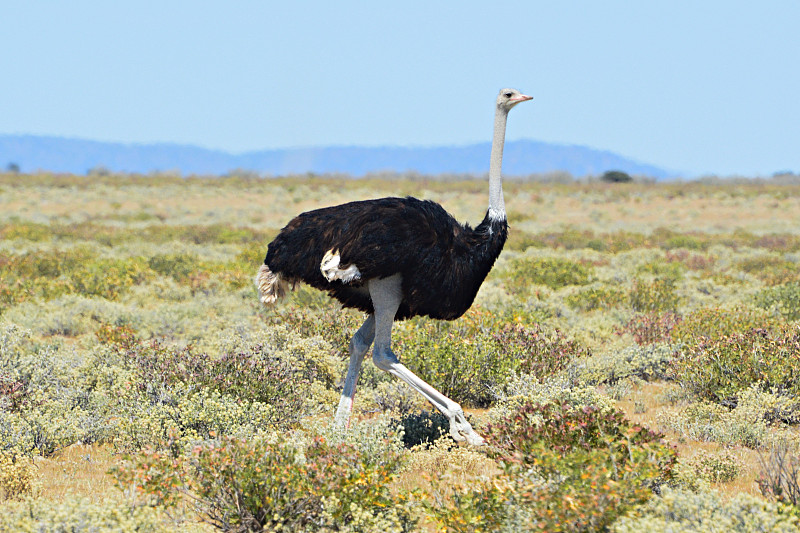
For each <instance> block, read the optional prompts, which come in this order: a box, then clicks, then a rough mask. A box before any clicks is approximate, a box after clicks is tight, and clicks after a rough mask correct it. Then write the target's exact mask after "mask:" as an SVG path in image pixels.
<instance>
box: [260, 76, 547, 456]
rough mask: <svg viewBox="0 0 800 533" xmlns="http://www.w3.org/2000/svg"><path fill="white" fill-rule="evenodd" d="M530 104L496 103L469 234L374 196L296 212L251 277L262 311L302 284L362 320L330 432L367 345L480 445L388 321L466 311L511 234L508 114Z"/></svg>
mask: <svg viewBox="0 0 800 533" xmlns="http://www.w3.org/2000/svg"><path fill="white" fill-rule="evenodd" d="M531 99H532V97H530V96H526V95H524V94H522V93H520V92H519V91H517V90H514V89H503V90H501V91H500V94H499V95H498V97H497V107H496V111H495V118H494V138H493V140H492V152H491V162H490V166H489V209H488V211H487V213H486V216H485V217H484V219H483V221H482V222H481V223H480V224H479V225H478V226H477V227H476V228H475V229H472V228H470V227H469V226H468V225H461V224H459V223H458V222H457V221H456V220H455V219H454V218H453V217H452V216H451V215H450V214H448V213H447V212H446V211H445V210H444V208H442V206H441V205H439V204H437V203H435V202H431V201H428V200H418V199H416V198H412V197H407V198H380V199H376V200H365V201H359V202H350V203H346V204H342V205H338V206H334V207H325V208H322V209H316V210H314V211H308V212H306V213H302V214H300V215H299V216H297V217H296V218H294V219H293V220H292V221H291V222H289V224H287V225H286V227H285V228H283V229H282V230H281V232H280V233H279V234H278V236H277V237H275V240H273V241H272V242H271V243H270V244H269V247H268V249H267V256H266V258H265V259H264V264H263V265H262V266H261V268H260V269H259V272H258V275H257V276H256V285H257V287H258V292H259V298H260V300H261V302H262V303H264V305H271V304H274V303H275V302H276V301H277V300H278V299H279V298H281V297H283V296H285V294H286V292H287V291H288V290H289V288H290V287H293V286H294V284H295V283H296V282H297V281H304V282H305V283H307V284H309V285H311V286H312V287H316V288H318V289H322V290H325V291H328V293H329V294H330V295H331V296H333V297H334V298H336V299H337V300H339V301H340V302H341V303H342V305H343V306H344V307H355V308H357V309H360V310H362V311H364V312H365V313H367V314H368V316H367V319H366V320H365V321H364V323H363V325H362V326H361V327H360V328H359V329H358V331H357V332H356V333H355V335H354V336H353V339H352V340H351V341H350V345H349V351H350V362H349V365H348V369H347V375H346V377H345V381H344V388H343V390H342V397H341V399H340V401H339V406H338V408H337V410H336V415H335V418H334V426H335V427H337V428H339V429H343V428H344V427H345V426H346V425H347V424H348V423H349V420H350V413H351V411H352V408H353V396H354V394H355V388H356V381H357V380H358V374H359V371H360V370H361V363H362V362H363V360H364V356H365V354H366V353H367V351H368V350H369V348H370V346H371V345H372V344H373V342H374V345H375V346H374V349H373V352H372V362H373V363H374V364H375V366H377V367H378V368H379V369H381V370H383V371H386V372H389V373H390V374H393V375H394V376H397V377H398V378H400V379H402V380H403V381H405V382H406V383H408V384H409V385H410V386H411V387H412V388H414V389H415V390H416V391H417V392H419V393H420V394H422V395H423V396H424V397H425V398H426V399H427V400H428V401H429V402H431V403H432V404H433V405H434V406H435V407H436V408H437V409H439V410H440V411H441V412H442V413H444V415H445V416H446V417H447V418H448V419H449V421H450V434H451V435H452V437H453V438H454V439H455V440H456V441H459V442H463V441H466V442H467V443H469V444H472V445H481V444H483V438H482V437H481V436H480V435H478V434H477V433H476V432H475V431H474V430H473V429H472V426H471V425H470V423H469V422H468V421H467V419H466V418H465V417H464V412H463V410H462V409H461V406H460V405H458V404H457V403H456V402H454V401H453V400H451V399H449V398H447V397H446V396H445V395H443V394H442V393H440V392H439V391H437V390H436V389H434V388H433V387H431V386H430V385H429V384H427V383H426V382H425V381H423V380H422V379H420V378H419V377H417V376H416V375H415V374H414V373H413V372H411V371H410V370H409V369H408V368H406V367H405V366H404V365H403V364H401V363H400V362H399V361H398V359H397V356H396V355H395V354H394V352H392V347H391V335H392V323H393V322H394V321H395V320H401V319H404V318H409V317H413V316H416V315H423V316H429V317H431V318H435V319H443V320H455V319H456V318H458V317H460V316H461V315H463V314H464V313H465V312H466V311H467V309H469V307H470V306H471V305H472V302H473V300H474V299H475V295H476V294H477V293H478V289H479V288H480V286H481V283H483V280H484V279H485V278H486V275H487V274H488V273H489V270H491V268H492V265H494V262H495V260H496V259H497V257H498V256H499V255H500V251H501V250H502V248H503V244H504V243H505V241H506V237H507V235H508V222H507V221H506V211H505V203H504V201H503V187H502V178H501V177H500V169H501V166H502V159H503V142H504V139H505V131H506V119H507V117H508V112H509V110H510V109H511V108H512V107H514V106H515V105H517V104H518V103H520V102H524V101H526V100H531Z"/></svg>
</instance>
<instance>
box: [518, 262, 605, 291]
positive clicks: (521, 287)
mask: <svg viewBox="0 0 800 533" xmlns="http://www.w3.org/2000/svg"><path fill="white" fill-rule="evenodd" d="M503 278H504V281H505V285H506V289H507V290H508V291H509V292H511V293H527V292H529V291H530V288H531V286H533V285H545V286H547V287H549V288H551V289H560V288H561V287H566V286H568V285H588V284H589V283H591V282H592V281H593V279H594V269H593V268H592V267H591V266H587V265H584V264H582V263H578V262H576V261H570V260H569V259H561V258H558V257H543V258H528V257H521V258H517V259H514V260H512V261H511V262H510V263H509V265H508V267H507V268H506V270H505V272H503Z"/></svg>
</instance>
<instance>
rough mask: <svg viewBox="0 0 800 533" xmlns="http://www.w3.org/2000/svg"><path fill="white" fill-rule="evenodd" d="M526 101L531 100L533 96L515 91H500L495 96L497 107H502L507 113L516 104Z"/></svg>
mask: <svg viewBox="0 0 800 533" xmlns="http://www.w3.org/2000/svg"><path fill="white" fill-rule="evenodd" d="M526 100H533V96H528V95H527V94H522V93H521V92H519V91H518V90H516V89H500V94H499V95H497V107H502V108H504V109H505V110H506V111H508V110H509V109H511V108H512V107H514V106H515V105H517V104H518V103H520V102H525V101H526Z"/></svg>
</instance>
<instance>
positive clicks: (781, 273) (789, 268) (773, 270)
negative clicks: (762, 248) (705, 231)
mask: <svg viewBox="0 0 800 533" xmlns="http://www.w3.org/2000/svg"><path fill="white" fill-rule="evenodd" d="M736 266H737V267H738V268H739V270H742V271H744V272H747V273H748V274H752V275H753V276H755V277H756V278H758V279H760V280H761V281H763V282H764V283H765V284H766V285H769V286H775V285H781V284H784V283H796V282H798V281H800V268H798V266H799V265H798V264H797V263H795V262H793V261H787V260H786V259H782V258H780V257H775V256H771V255H763V256H758V257H752V258H747V259H743V260H741V261H739V262H738V263H737V264H736Z"/></svg>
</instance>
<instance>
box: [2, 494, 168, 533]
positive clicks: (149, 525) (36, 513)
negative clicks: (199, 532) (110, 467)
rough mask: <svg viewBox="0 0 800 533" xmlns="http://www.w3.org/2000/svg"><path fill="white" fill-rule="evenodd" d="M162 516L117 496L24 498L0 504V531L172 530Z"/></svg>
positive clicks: (102, 532) (88, 532)
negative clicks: (134, 505)
mask: <svg viewBox="0 0 800 533" xmlns="http://www.w3.org/2000/svg"><path fill="white" fill-rule="evenodd" d="M173 530H174V529H173V528H171V527H169V526H168V525H167V520H166V517H164V516H159V514H158V511H157V510H155V509H152V508H149V507H131V506H129V505H127V504H125V503H122V502H120V501H118V500H111V499H108V500H103V501H100V502H96V501H93V500H91V499H89V498H79V497H75V496H66V497H62V498H59V499H58V500H57V501H51V500H45V499H41V498H40V499H27V500H24V501H20V502H12V503H5V504H4V505H3V506H0V531H1V532H3V533H6V532H8V533H11V532H17V531H37V532H38V531H48V532H50V531H52V532H56V533H61V532H67V531H68V532H69V533H118V532H120V531H148V532H153V533H159V532H164V533H167V532H168V531H173Z"/></svg>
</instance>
